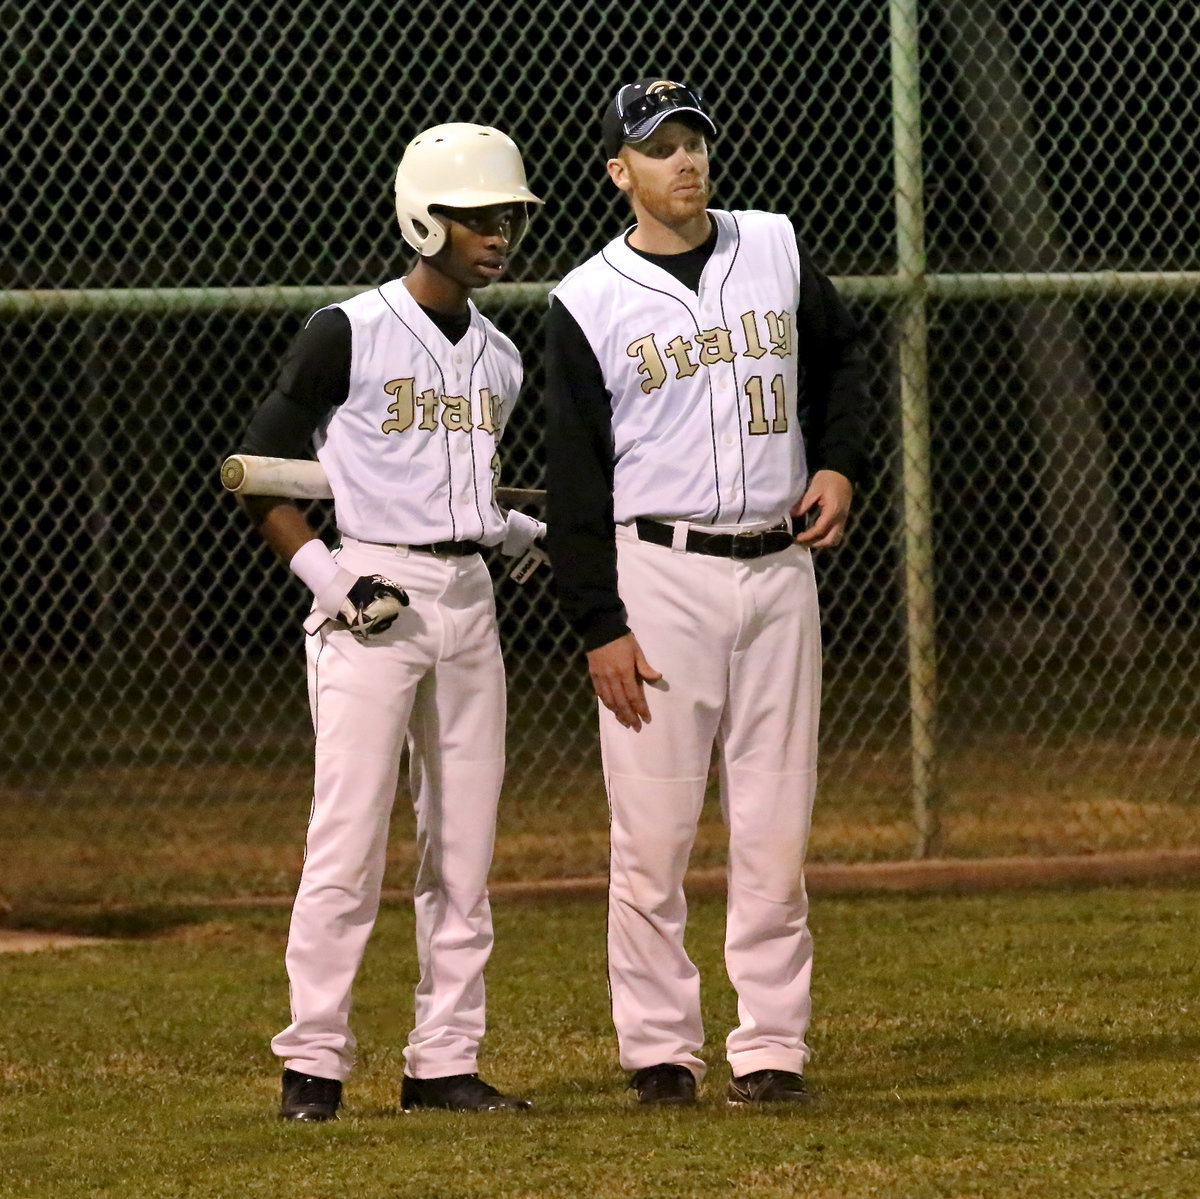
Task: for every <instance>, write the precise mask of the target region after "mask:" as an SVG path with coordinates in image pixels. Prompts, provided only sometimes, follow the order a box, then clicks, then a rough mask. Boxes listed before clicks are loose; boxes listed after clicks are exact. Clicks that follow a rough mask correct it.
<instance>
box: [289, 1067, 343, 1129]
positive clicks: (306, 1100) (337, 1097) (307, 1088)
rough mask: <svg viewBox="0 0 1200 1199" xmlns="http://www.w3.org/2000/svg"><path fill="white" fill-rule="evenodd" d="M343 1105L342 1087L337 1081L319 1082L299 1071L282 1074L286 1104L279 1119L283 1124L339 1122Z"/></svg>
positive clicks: (312, 1075) (315, 1078)
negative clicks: (298, 1121) (339, 1110)
mask: <svg viewBox="0 0 1200 1199" xmlns="http://www.w3.org/2000/svg"><path fill="white" fill-rule="evenodd" d="M341 1102H342V1084H341V1083H340V1082H339V1081H338V1080H337V1079H336V1078H318V1077H317V1076H316V1075H315V1074H301V1073H300V1072H299V1071H298V1070H285V1071H284V1072H283V1101H282V1102H281V1103H280V1105H279V1116H280V1119H283V1120H309V1121H312V1122H314V1123H317V1122H319V1121H321V1120H336V1119H337V1109H338V1108H339V1107H340V1106H341Z"/></svg>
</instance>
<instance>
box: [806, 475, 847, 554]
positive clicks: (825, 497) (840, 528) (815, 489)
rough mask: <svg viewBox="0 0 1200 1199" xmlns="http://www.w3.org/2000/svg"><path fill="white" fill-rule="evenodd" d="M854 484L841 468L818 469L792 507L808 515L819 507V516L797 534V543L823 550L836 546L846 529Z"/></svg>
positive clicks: (817, 511) (817, 514)
mask: <svg viewBox="0 0 1200 1199" xmlns="http://www.w3.org/2000/svg"><path fill="white" fill-rule="evenodd" d="M853 498H854V484H853V483H851V482H850V480H849V479H847V478H846V476H845V475H843V474H842V473H841V472H840V471H836V470H819V471H817V473H816V474H815V475H813V477H812V478H811V479H810V480H809V484H808V490H807V491H806V492H805V493H804V495H803V496H802V497H801V499H800V502H799V503H798V504H797V505H796V506H795V507H794V508H793V509H792V515H793V516H805V515H807V514H808V513H809V512H811V511H812V510H813V509H814V508H815V509H816V519H815V520H814V521H813V522H812V524H811V525H809V527H808V528H807V529H805V530H804V532H803V533H800V534H799V535H798V536H797V537H796V544H797V545H807V546H808V547H809V548H810V549H814V550H816V549H824V548H826V547H828V546H833V545H837V544H838V542H839V541H841V539H842V535H843V534H844V533H845V531H846V518H847V517H848V516H849V515H850V501H851V500H852V499H853Z"/></svg>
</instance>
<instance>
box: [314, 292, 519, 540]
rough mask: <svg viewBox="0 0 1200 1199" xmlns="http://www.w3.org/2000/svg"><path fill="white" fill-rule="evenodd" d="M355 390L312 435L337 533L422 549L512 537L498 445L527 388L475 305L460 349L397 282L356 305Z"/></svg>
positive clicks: (505, 342)
mask: <svg viewBox="0 0 1200 1199" xmlns="http://www.w3.org/2000/svg"><path fill="white" fill-rule="evenodd" d="M334 307H337V308H340V309H341V310H342V311H343V312H344V313H345V314H346V316H347V318H348V319H349V321H350V329H351V344H352V354H351V366H350V389H349V394H348V396H347V398H346V400H345V402H344V403H342V404H339V405H338V406H337V407H336V408H335V409H333V411H332V412H331V414H330V417H329V420H328V422H327V423H326V425H325V427H324V428H323V429H320V430H318V431H317V433H316V435H315V437H314V443H315V445H316V451H317V457H318V459H319V460H320V461H321V463H322V465H323V466H324V467H325V473H326V474H327V475H328V476H329V482H330V487H331V488H332V490H333V495H334V501H335V505H336V509H337V524H338V529H339V530H340V531H341V532H342V533H344V534H345V535H347V536H349V537H353V538H356V539H357V540H360V541H372V542H383V543H399V544H408V545H424V544H428V543H431V542H435V541H478V542H482V543H483V544H484V545H495V544H497V543H498V542H500V541H502V540H503V539H504V532H505V519H504V516H503V514H502V513H501V512H500V510H499V509H498V508H497V507H496V502H495V496H494V491H495V480H496V467H497V459H496V443H497V441H498V439H499V437H500V434H501V432H502V431H503V429H504V424H505V422H506V421H507V419H508V415H509V413H510V412H511V410H512V406H513V403H514V402H515V400H516V397H517V393H518V391H519V390H520V387H521V377H522V371H521V358H520V355H519V354H518V353H517V349H516V347H515V346H514V345H513V343H512V342H511V341H510V340H509V339H508V338H507V337H505V336H504V334H502V333H501V332H500V331H499V330H498V329H497V328H496V327H495V325H493V324H492V323H491V321H489V320H488V319H487V318H486V317H484V316H483V315H482V314H481V313H480V312H479V310H478V309H477V308H476V307H475V305H474V304H471V305H470V312H471V325H470V328H469V329H468V331H467V333H466V335H465V336H464V337H463V338H462V340H461V341H459V342H458V343H457V345H452V344H451V343H450V342H449V341H448V340H447V339H446V337H445V335H444V334H443V333H442V332H441V331H440V330H439V329H438V327H437V326H436V325H435V324H434V323H433V322H432V321H431V320H430V319H429V317H428V316H427V315H426V314H425V313H424V312H423V311H422V310H421V307H420V305H418V304H417V302H416V301H415V300H414V299H413V298H412V296H411V295H409V293H408V289H407V288H406V287H405V286H404V284H403V282H402V281H401V280H399V279H394V280H392V281H391V282H389V283H385V284H384V285H383V286H382V287H379V288H376V289H375V290H373V291H369V292H364V293H362V294H361V295H357V296H354V297H353V298H352V299H349V300H346V301H344V302H342V303H341V304H337V305H334Z"/></svg>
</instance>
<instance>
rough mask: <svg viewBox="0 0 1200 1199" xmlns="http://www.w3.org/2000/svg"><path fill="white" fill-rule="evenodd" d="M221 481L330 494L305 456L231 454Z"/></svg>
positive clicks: (229, 487)
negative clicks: (279, 456) (283, 456)
mask: <svg viewBox="0 0 1200 1199" xmlns="http://www.w3.org/2000/svg"><path fill="white" fill-rule="evenodd" d="M221 484H222V486H223V487H224V488H225V490H226V491H232V492H233V493H234V494H235V495H277V496H281V497H284V498H287V499H295V500H329V499H332V498H333V492H332V491H331V490H330V489H329V480H328V479H327V478H326V477H325V468H324V467H323V466H322V465H321V464H320V463H319V462H313V461H310V460H309V459H307V458H264V457H261V456H259V455H256V454H233V455H231V456H230V457H228V458H226V459H225V461H224V462H222V463H221ZM545 498H546V493H545V492H544V491H541V490H538V489H537V488H533V487H497V488H496V499H497V500H499V501H500V503H502V504H507V505H508V506H510V507H511V506H514V505H516V504H526V503H535V502H537V501H539V500H544V499H545Z"/></svg>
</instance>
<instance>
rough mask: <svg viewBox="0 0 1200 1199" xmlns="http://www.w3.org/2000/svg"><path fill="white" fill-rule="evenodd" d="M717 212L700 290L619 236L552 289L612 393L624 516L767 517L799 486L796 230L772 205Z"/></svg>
mask: <svg viewBox="0 0 1200 1199" xmlns="http://www.w3.org/2000/svg"><path fill="white" fill-rule="evenodd" d="M711 215H712V217H713V219H714V220H715V221H716V226H717V241H716V246H715V248H714V250H713V253H712V256H711V258H710V259H709V260H708V262H707V264H706V265H705V267H704V273H703V275H702V276H701V280H700V289H699V294H697V293H695V292H692V291H690V290H689V289H688V288H686V287H685V286H684V285H683V284H681V283H680V282H679V281H678V280H677V279H675V278H674V277H673V276H671V275H670V274H669V273H668V272H666V271H664V270H662V269H661V268H660V267H658V266H656V265H655V264H653V263H651V262H649V261H647V260H646V259H645V258H643V257H641V256H640V255H639V254H637V253H636V252H635V251H633V250H631V249H630V248H629V247H628V246H627V245H626V244H625V238H624V235H622V236H621V237H618V238H615V239H614V240H613V241H611V242H609V244H608V245H607V246H605V247H604V249H602V250H601V251H600V253H599V254H596V255H595V256H593V257H592V258H590V259H588V260H587V262H585V263H583V264H582V265H581V266H579V267H577V268H576V269H575V270H573V271H572V272H571V273H570V274H569V275H567V276H566V278H564V279H563V281H562V282H561V283H560V284H559V285H558V287H556V288H555V289H554V291H553V293H552V294H553V295H554V296H555V297H556V298H557V299H558V300H559V301H560V302H561V303H562V304H563V305H564V306H565V307H566V308H567V310H568V311H569V312H570V313H571V315H572V317H574V319H575V321H576V322H577V324H578V325H579V327H580V329H581V330H582V331H583V333H584V335H585V336H586V337H587V339H588V342H589V343H590V344H591V346H592V348H593V350H594V351H595V354H596V358H597V361H598V362H599V364H600V368H601V370H602V372H603V375H604V384H605V387H606V388H607V389H608V391H609V393H610V395H611V397H612V431H613V439H614V451H615V468H614V484H613V515H614V517H615V519H616V521H617V522H618V523H619V524H623V523H627V522H629V521H631V520H633V519H635V518H636V517H639V516H644V517H649V518H651V519H654V520H662V521H669V520H688V521H692V522H695V523H700V524H716V525H740V524H751V523H758V522H764V521H765V522H774V521H777V520H779V519H781V518H782V517H783V516H784V515H785V514H786V513H787V512H788V510H789V509H790V508H791V506H792V505H793V504H794V503H795V502H796V501H797V500H798V499H799V498H800V496H801V495H802V494H803V493H804V489H805V486H806V484H807V468H806V466H805V454H804V440H803V436H802V434H801V431H800V428H799V422H798V420H797V417H796V412H797V353H796V349H797V347H796V306H797V303H798V298H799V287H800V259H799V254H798V252H797V249H796V235H795V233H794V231H793V229H792V225H791V222H790V221H789V220H788V218H787V217H786V216H781V215H778V214H776V213H768V212H754V211H745V212H723V211H713V212H712V213H711ZM631 330H632V331H633V333H634V336H632V337H630V331H631ZM668 383H669V384H670V385H669V386H664V384H668Z"/></svg>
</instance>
